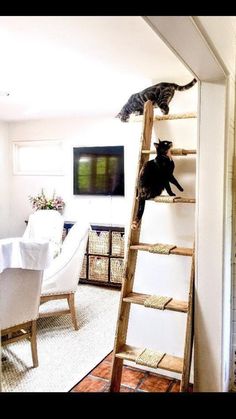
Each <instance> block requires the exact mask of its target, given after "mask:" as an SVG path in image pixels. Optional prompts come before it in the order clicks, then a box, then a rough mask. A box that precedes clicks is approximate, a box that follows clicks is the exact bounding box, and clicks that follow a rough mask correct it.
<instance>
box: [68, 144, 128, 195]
mask: <svg viewBox="0 0 236 419" xmlns="http://www.w3.org/2000/svg"><path fill="white" fill-rule="evenodd" d="M73 153H74V195H111V196H124V147H123V146H106V147H74V149H73Z"/></svg>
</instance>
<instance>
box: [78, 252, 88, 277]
mask: <svg viewBox="0 0 236 419" xmlns="http://www.w3.org/2000/svg"><path fill="white" fill-rule="evenodd" d="M86 268H87V257H86V256H84V260H83V265H82V269H81V272H80V276H79V277H80V278H83V279H84V278H85V279H86V278H87V274H86Z"/></svg>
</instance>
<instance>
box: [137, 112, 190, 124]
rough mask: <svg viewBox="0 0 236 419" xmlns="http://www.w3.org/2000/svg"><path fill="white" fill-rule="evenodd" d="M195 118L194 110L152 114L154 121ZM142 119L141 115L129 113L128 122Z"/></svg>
mask: <svg viewBox="0 0 236 419" xmlns="http://www.w3.org/2000/svg"><path fill="white" fill-rule="evenodd" d="M190 118H197V114H196V112H186V113H176V114H174V113H173V114H169V115H154V117H153V120H154V121H170V120H173V119H190ZM141 121H143V115H131V116H130V122H141Z"/></svg>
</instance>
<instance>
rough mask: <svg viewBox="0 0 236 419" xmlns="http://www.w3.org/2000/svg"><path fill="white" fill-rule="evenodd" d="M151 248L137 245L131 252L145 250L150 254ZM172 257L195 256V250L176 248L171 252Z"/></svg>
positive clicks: (133, 246)
mask: <svg viewBox="0 0 236 419" xmlns="http://www.w3.org/2000/svg"><path fill="white" fill-rule="evenodd" d="M150 246H152V244H151V243H150V244H148V243H137V244H132V245H131V246H130V249H131V250H143V251H145V252H149V249H150ZM170 254H171V255H178V256H193V249H190V248H188V247H175V248H174V249H172V250H170Z"/></svg>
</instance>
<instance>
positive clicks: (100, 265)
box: [88, 256, 109, 282]
mask: <svg viewBox="0 0 236 419" xmlns="http://www.w3.org/2000/svg"><path fill="white" fill-rule="evenodd" d="M108 263H109V258H106V257H100V256H89V272H88V279H90V280H91V279H92V280H96V281H104V282H108Z"/></svg>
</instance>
